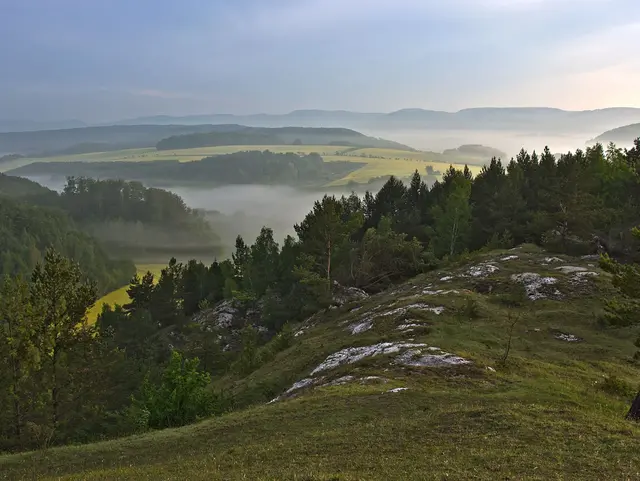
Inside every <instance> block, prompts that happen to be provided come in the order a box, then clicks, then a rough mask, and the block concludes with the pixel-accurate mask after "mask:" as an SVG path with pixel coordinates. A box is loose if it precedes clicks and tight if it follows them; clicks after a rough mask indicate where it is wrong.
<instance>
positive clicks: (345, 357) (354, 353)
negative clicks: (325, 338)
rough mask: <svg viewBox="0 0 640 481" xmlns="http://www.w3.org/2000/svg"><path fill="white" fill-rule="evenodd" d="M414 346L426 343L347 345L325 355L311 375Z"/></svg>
mask: <svg viewBox="0 0 640 481" xmlns="http://www.w3.org/2000/svg"><path fill="white" fill-rule="evenodd" d="M415 347H427V346H426V344H411V343H403V342H397V343H394V342H381V343H379V344H374V345H373V346H363V347H348V348H346V349H342V350H341V351H338V352H336V353H333V354H331V355H330V356H329V357H327V358H326V359H325V360H324V362H322V363H321V364H320V365H318V366H317V367H316V368H315V369H314V370H313V371H311V375H314V374H317V373H319V372H322V371H328V370H330V369H335V368H337V367H339V366H342V365H344V364H353V363H356V362H358V361H360V360H362V359H364V358H366V357H371V356H379V355H385V354H394V353H397V352H400V351H401V350H403V349H411V348H415Z"/></svg>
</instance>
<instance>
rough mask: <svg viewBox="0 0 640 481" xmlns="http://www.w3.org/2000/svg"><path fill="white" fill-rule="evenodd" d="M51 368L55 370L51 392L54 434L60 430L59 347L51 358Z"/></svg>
mask: <svg viewBox="0 0 640 481" xmlns="http://www.w3.org/2000/svg"><path fill="white" fill-rule="evenodd" d="M51 367H52V369H53V376H52V378H53V389H52V390H51V421H52V424H53V430H54V432H55V431H56V429H57V428H58V408H59V406H58V405H59V399H58V396H59V392H58V346H54V348H53V355H52V357H51Z"/></svg>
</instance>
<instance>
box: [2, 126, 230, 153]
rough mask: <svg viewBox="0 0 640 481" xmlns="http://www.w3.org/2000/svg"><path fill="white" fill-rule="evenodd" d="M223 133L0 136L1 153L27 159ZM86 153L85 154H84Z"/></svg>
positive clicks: (141, 129) (111, 130) (90, 131)
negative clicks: (29, 157) (174, 136)
mask: <svg viewBox="0 0 640 481" xmlns="http://www.w3.org/2000/svg"><path fill="white" fill-rule="evenodd" d="M212 129H225V126H223V125H222V126H216V127H213V126H211V125H127V126H109V127H85V128H77V129H60V130H39V131H35V132H4V133H0V152H12V153H14V154H28V155H41V156H45V155H57V154H58V153H70V152H74V153H86V152H103V151H107V150H118V149H130V148H138V147H152V146H154V145H155V144H156V142H158V141H159V140H161V139H163V138H165V137H168V136H171V135H179V134H186V133H194V132H210V131H211V130H212ZM87 149H88V150H87Z"/></svg>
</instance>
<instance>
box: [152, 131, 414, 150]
mask: <svg viewBox="0 0 640 481" xmlns="http://www.w3.org/2000/svg"><path fill="white" fill-rule="evenodd" d="M284 144H287V145H335V146H358V147H375V148H387V149H400V150H413V149H411V148H410V147H407V146H406V145H402V144H399V143H397V142H392V141H390V140H383V139H376V138H374V137H369V136H366V135H364V134H361V133H360V132H356V131H355V130H350V129H341V128H310V127H282V128H256V127H242V128H240V129H238V130H233V131H224V132H221V131H213V132H207V133H194V134H187V135H176V136H172V137H169V138H167V139H163V140H161V141H160V142H158V144H157V145H156V148H157V149H158V150H172V149H176V150H177V149H191V148H197V147H214V146H220V145H284Z"/></svg>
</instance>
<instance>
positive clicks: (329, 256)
mask: <svg viewBox="0 0 640 481" xmlns="http://www.w3.org/2000/svg"><path fill="white" fill-rule="evenodd" d="M327 282H329V291H331V237H329V239H328V240H327Z"/></svg>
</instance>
